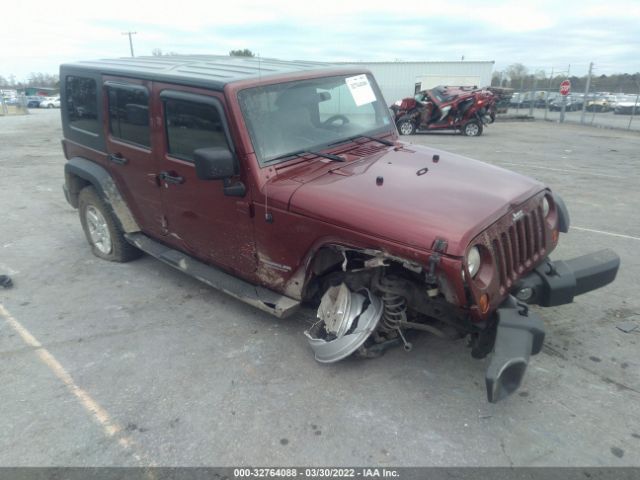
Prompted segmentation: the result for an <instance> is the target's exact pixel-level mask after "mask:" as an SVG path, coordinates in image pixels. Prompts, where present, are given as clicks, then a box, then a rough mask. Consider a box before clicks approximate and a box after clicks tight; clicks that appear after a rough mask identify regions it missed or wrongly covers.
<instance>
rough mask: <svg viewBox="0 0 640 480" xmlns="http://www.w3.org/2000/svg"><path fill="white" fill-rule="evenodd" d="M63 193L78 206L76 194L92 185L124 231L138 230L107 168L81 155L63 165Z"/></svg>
mask: <svg viewBox="0 0 640 480" xmlns="http://www.w3.org/2000/svg"><path fill="white" fill-rule="evenodd" d="M64 177H65V194H66V197H67V200H68V201H69V203H70V204H71V206H72V207H74V208H78V195H79V194H80V190H82V189H83V188H84V187H86V186H87V185H92V186H93V187H94V188H95V189H96V190H97V191H98V194H99V195H100V196H101V198H102V199H103V200H104V201H105V202H106V203H107V205H109V206H110V207H111V210H112V211H113V214H114V216H115V217H116V220H117V221H118V223H119V224H120V228H122V231H123V232H125V233H133V232H139V231H140V227H139V225H138V222H136V220H135V218H134V217H133V214H132V213H131V210H130V209H129V206H128V205H127V202H125V200H124V198H123V197H122V195H121V194H120V191H119V190H118V187H117V186H116V183H115V182H114V180H113V178H112V177H111V175H110V174H109V172H107V170H106V169H105V168H104V167H102V166H101V165H98V164H97V163H95V162H92V161H90V160H87V159H86V158H82V157H72V158H70V159H69V161H67V163H65V165H64Z"/></svg>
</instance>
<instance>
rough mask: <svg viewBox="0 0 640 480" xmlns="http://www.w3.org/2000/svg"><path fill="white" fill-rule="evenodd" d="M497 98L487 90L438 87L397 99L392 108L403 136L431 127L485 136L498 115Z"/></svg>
mask: <svg viewBox="0 0 640 480" xmlns="http://www.w3.org/2000/svg"><path fill="white" fill-rule="evenodd" d="M496 100H497V97H496V96H495V95H494V94H493V93H492V92H490V91H488V90H482V89H476V88H465V87H444V86H440V87H435V88H433V89H431V90H424V91H422V92H419V93H417V94H416V96H415V97H414V98H405V99H403V100H398V101H397V102H396V103H395V104H393V105H392V106H391V107H390V108H391V110H392V111H393V113H394V116H395V122H396V126H397V127H398V132H400V134H401V135H413V134H414V133H416V132H421V131H430V130H455V131H458V132H460V133H462V134H463V135H466V136H469V137H477V136H479V135H482V131H483V128H484V126H485V125H488V124H490V123H493V122H494V120H495V118H496Z"/></svg>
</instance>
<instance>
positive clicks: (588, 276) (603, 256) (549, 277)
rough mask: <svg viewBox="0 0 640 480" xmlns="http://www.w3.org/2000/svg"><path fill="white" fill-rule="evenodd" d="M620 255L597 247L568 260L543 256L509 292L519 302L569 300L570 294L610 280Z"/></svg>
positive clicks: (548, 303)
mask: <svg viewBox="0 0 640 480" xmlns="http://www.w3.org/2000/svg"><path fill="white" fill-rule="evenodd" d="M619 267H620V257H618V255H617V254H616V253H615V252H613V251H612V250H600V251H599V252H595V253H589V254H587V255H583V256H581V257H576V258H572V259H571V260H565V261H563V260H560V261H557V262H552V261H551V260H549V259H546V260H545V261H544V262H543V263H542V264H540V265H539V266H538V267H536V269H535V270H534V271H533V272H531V273H530V274H529V275H527V276H526V277H524V278H522V279H521V280H520V281H518V282H517V283H516V285H515V286H514V288H513V290H512V293H513V294H514V295H515V296H516V298H517V299H518V300H520V301H523V302H526V303H528V304H530V305H540V306H541V307H555V306H558V305H564V304H566V303H571V302H572V301H573V297H575V296H576V295H582V294H583V293H587V292H590V291H591V290H596V289H598V288H600V287H604V286H605V285H608V284H609V283H611V282H613V280H614V279H615V278H616V274H617V273H618V268H619Z"/></svg>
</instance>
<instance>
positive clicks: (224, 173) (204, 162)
mask: <svg viewBox="0 0 640 480" xmlns="http://www.w3.org/2000/svg"><path fill="white" fill-rule="evenodd" d="M193 160H194V162H195V164H196V176H197V177H198V178H199V179H200V180H226V179H228V178H231V177H233V176H234V175H237V173H238V172H237V162H236V158H235V156H234V154H233V153H232V152H231V150H229V149H228V148H225V147H209V148H199V149H197V150H194V152H193Z"/></svg>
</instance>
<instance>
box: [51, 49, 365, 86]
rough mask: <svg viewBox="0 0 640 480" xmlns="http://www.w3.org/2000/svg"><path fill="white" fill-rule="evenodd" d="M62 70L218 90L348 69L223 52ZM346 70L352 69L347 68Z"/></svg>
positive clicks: (87, 64)
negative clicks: (292, 75)
mask: <svg viewBox="0 0 640 480" xmlns="http://www.w3.org/2000/svg"><path fill="white" fill-rule="evenodd" d="M60 68H61V70H63V69H64V70H67V69H68V70H71V69H73V70H78V69H79V70H90V71H94V72H96V71H99V72H100V73H104V74H111V75H121V76H127V77H135V78H144V79H150V80H162V81H167V82H177V83H183V84H189V85H196V86H205V87H208V88H214V89H218V90H221V89H222V88H223V87H224V86H225V85H226V84H228V83H231V82H236V81H241V80H251V79H259V78H265V77H272V76H278V75H285V74H289V73H298V72H306V71H322V70H326V71H327V72H330V71H332V70H333V71H335V70H347V69H345V68H341V67H339V66H336V65H331V64H329V63H321V62H307V61H301V60H300V61H299V60H295V61H284V60H277V59H274V58H257V57H232V56H226V55H161V56H150V57H134V58H131V57H125V58H115V59H103V60H89V61H79V62H74V63H66V64H63V65H61V67H60ZM348 70H353V68H350V69H348Z"/></svg>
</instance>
